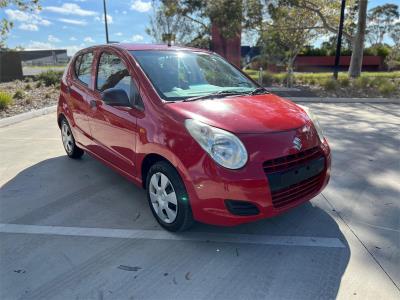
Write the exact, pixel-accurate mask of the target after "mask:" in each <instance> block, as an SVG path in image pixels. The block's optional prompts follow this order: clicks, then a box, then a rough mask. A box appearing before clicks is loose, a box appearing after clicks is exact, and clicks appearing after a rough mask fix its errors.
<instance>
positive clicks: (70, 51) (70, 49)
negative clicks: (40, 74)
mask: <svg viewBox="0 0 400 300" xmlns="http://www.w3.org/2000/svg"><path fill="white" fill-rule="evenodd" d="M83 47H84V46H81V45H79V46H78V45H71V46H65V47H62V48H63V49H67V54H68V55H69V56H72V55H74V54H75V53H76V52H78V51H79V50H81V49H82V48H83Z"/></svg>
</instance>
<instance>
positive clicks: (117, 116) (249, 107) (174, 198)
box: [57, 44, 331, 231]
mask: <svg viewBox="0 0 400 300" xmlns="http://www.w3.org/2000/svg"><path fill="white" fill-rule="evenodd" d="M57 120H58V125H59V127H60V129H61V137H62V142H63V145H64V148H65V151H66V153H67V155H68V156H69V157H71V158H75V159H77V158H80V157H81V156H82V155H83V154H84V152H86V153H88V154H89V155H91V156H93V157H94V158H96V159H98V160H100V161H102V162H103V163H105V164H106V165H108V166H110V167H111V168H112V169H114V170H116V171H117V172H119V173H121V174H122V175H123V176H125V177H126V178H128V179H129V180H131V181H133V182H134V183H136V184H137V185H139V186H141V187H143V188H144V189H145V190H146V193H147V198H148V202H149V206H150V209H151V211H152V213H153V215H154V217H155V218H156V220H157V221H158V223H159V224H160V225H161V226H162V227H164V228H165V229H167V230H170V231H182V230H185V229H187V228H189V227H190V226H191V225H192V224H193V222H194V221H199V222H203V223H208V224H214V225H224V226H232V225H238V224H242V223H246V222H251V221H256V220H259V219H263V218H268V217H273V216H276V215H278V214H281V213H283V212H285V211H287V210H289V209H291V208H293V207H296V206H298V205H300V204H302V203H304V202H306V201H309V200H310V199H311V198H313V197H315V196H316V195H317V194H318V193H320V192H321V190H322V189H323V188H324V187H325V186H326V185H327V183H328V180H329V174H330V161H331V157H330V149H329V145H328V142H327V140H326V139H325V137H324V135H323V132H322V130H321V128H320V125H319V123H318V120H317V118H316V117H315V115H313V114H312V112H311V111H310V110H309V109H307V108H305V107H301V106H299V105H296V104H295V103H293V102H291V101H288V100H285V99H282V98H280V97H278V96H276V95H273V94H270V93H269V92H268V91H267V90H266V89H265V88H263V87H261V86H259V85H258V84H257V83H256V82H254V81H253V80H252V79H251V78H249V77H248V76H247V75H246V74H244V73H243V72H242V71H241V70H240V69H238V68H237V67H235V66H234V65H232V64H230V63H228V62H227V61H226V60H224V59H223V58H222V57H221V56H219V55H217V54H215V53H212V52H209V51H205V50H199V49H193V48H184V47H175V46H173V47H170V46H167V45H130V44H108V45H101V46H94V47H90V48H87V49H84V50H81V51H79V52H78V53H76V54H75V56H74V57H73V58H72V59H71V61H70V63H69V65H68V67H67V68H66V70H65V73H64V75H63V77H62V82H61V92H60V97H59V102H58V110H57Z"/></svg>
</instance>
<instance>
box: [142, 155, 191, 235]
mask: <svg viewBox="0 0 400 300" xmlns="http://www.w3.org/2000/svg"><path fill="white" fill-rule="evenodd" d="M146 189H147V199H148V201H149V205H150V209H151V211H152V213H153V215H154V217H155V218H156V219H157V222H158V223H159V224H160V225H161V226H162V227H164V228H165V229H167V230H169V231H184V230H186V229H188V228H190V227H191V226H192V225H193V223H194V221H193V216H192V210H191V208H190V205H189V197H188V194H187V192H186V189H185V186H184V184H183V182H182V179H181V177H180V176H179V174H178V172H177V171H176V170H175V168H174V167H173V166H171V165H170V164H169V163H167V162H164V161H161V162H157V163H155V164H154V165H153V166H152V167H151V168H150V170H149V172H148V174H147V179H146Z"/></svg>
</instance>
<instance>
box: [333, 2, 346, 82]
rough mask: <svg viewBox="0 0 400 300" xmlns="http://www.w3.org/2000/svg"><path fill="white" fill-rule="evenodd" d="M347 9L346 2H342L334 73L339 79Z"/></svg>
mask: <svg viewBox="0 0 400 300" xmlns="http://www.w3.org/2000/svg"><path fill="white" fill-rule="evenodd" d="M345 8H346V0H342V7H341V9H340V22H339V32H338V37H337V43H336V55H335V67H334V71H333V77H334V78H335V79H337V78H338V73H339V62H340V51H341V49H342V35H343V23H344V10H345Z"/></svg>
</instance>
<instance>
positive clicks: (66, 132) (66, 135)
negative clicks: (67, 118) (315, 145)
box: [61, 123, 74, 153]
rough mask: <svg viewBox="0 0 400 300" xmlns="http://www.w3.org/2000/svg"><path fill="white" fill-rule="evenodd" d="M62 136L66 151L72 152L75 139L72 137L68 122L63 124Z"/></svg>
mask: <svg viewBox="0 0 400 300" xmlns="http://www.w3.org/2000/svg"><path fill="white" fill-rule="evenodd" d="M61 138H62V141H63V144H64V148H65V151H67V152H68V153H71V152H72V150H73V149H74V141H73V139H72V133H71V130H70V129H69V127H68V125H67V124H66V123H63V124H62V126H61Z"/></svg>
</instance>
